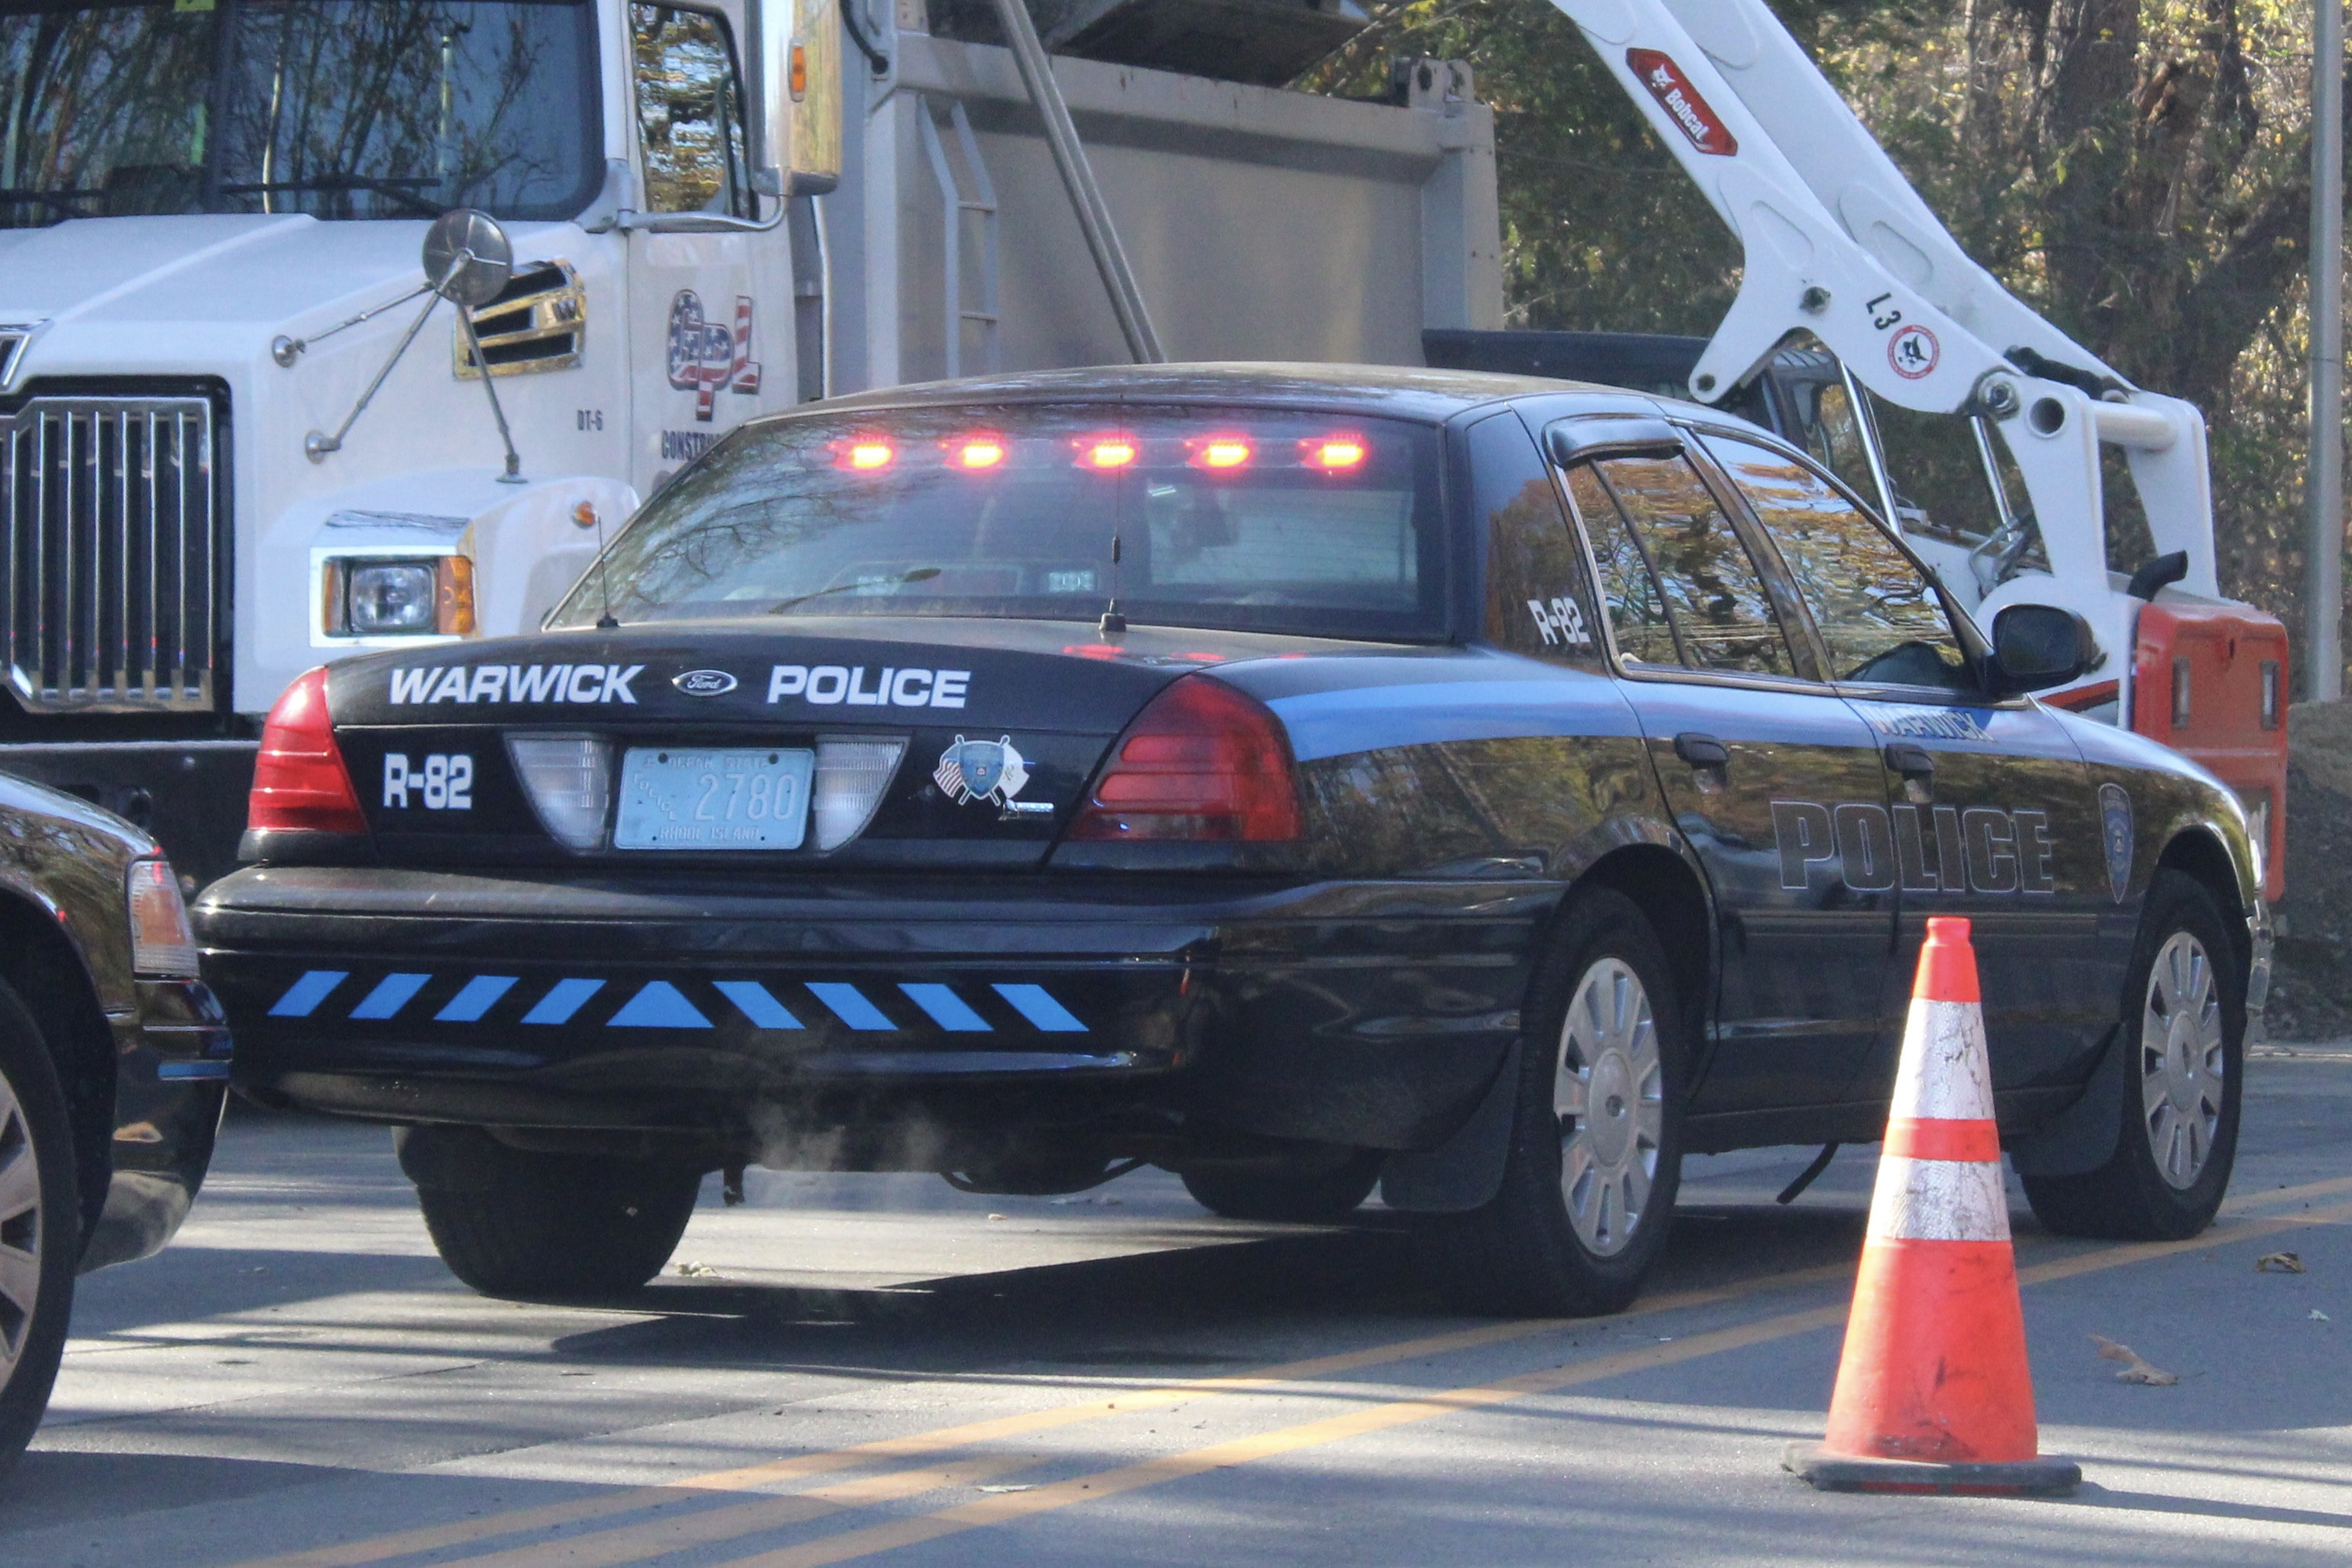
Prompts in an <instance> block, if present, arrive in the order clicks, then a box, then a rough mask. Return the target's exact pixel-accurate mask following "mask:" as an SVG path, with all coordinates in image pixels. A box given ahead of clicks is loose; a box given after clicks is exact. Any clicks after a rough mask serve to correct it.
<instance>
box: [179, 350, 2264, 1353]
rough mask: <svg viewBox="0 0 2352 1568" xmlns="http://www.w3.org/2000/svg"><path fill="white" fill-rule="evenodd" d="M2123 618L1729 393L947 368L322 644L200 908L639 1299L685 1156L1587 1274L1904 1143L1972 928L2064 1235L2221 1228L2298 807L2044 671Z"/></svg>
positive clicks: (1364, 375)
mask: <svg viewBox="0 0 2352 1568" xmlns="http://www.w3.org/2000/svg"><path fill="white" fill-rule="evenodd" d="M2087 646H2088V644H2087V641H2086V638H2085V635H2084V627H2083V625H2082V623H2081V622H2080V620H2079V619H2078V618H2077V617H2075V616H2074V615H2073V614H2071V613H2069V612H2065V611H2063V610H2061V609H2056V608H2053V607H2048V606H2040V605H2030V604H2027V605H2018V606H2013V607H2011V609H2010V610H2008V611H2006V612H2003V614H2002V615H2001V616H2000V618H1999V619H1998V620H1997V621H1996V622H1995V623H1994V625H1993V627H1992V628H1991V632H1990V636H1988V635H1986V634H1985V633H1983V632H1979V629H1978V628H1977V627H1976V626H1975V625H1974V624H1973V623H1972V622H1971V621H1970V620H1969V617H1968V616H1967V615H1966V614H1965V613H1964V612H1961V611H1960V610H1959V608H1958V606H1957V605H1955V604H1954V603H1952V602H1951V601H1948V598H1947V597H1946V595H1945V594H1944V592H1943V591H1942V590H1941V589H1940V588H1939V587H1938V586H1937V583H1936V582H1935V580H1933V578H1932V577H1931V576H1930V575H1929V574H1928V573H1927V572H1926V571H1925V570H1923V569H1922V568H1921V567H1920V565H1919V564H1918V561H1917V560H1916V558H1915V557H1914V556H1913V555H1912V554H1911V553H1910V552H1909V550H1908V549H1907V548H1906V546H1904V545H1903V544H1902V543H1901V542H1899V541H1898V540H1897V539H1895V538H1894V537H1892V536H1891V535H1890V534H1889V533H1888V532H1887V531H1886V530H1885V529H1884V528H1881V527H1880V526H1879V525H1878V523H1876V522H1875V521H1874V519H1873V518H1872V517H1870V516H1869V515H1868V514H1867V513H1866V511H1865V510H1864V508H1863V507H1861V506H1860V505H1858V504H1857V503H1856V501H1855V500H1854V499H1853V497H1852V496H1851V494H1850V493H1849V492H1847V491H1846V490H1844V489H1843V487H1842V486H1841V485H1840V483H1839V482H1838V481H1837V480H1836V479H1835V478H1833V477H1832V476H1829V475H1827V474H1826V473H1824V472H1823V471H1822V469H1821V468H1819V467H1818V466H1816V465H1814V464H1812V463H1811V461H1810V460H1809V459H1808V458H1806V457H1804V456H1803V455H1800V454H1799V453H1797V452H1795V451H1794V450H1792V449H1790V448H1789V447H1787V446H1784V445H1782V444H1780V443H1778V442H1777V441H1776V440H1774V439H1773V438H1772V437H1770V436H1769V435H1766V434H1762V433H1760V432H1759V431H1758V430H1756V429H1755V428H1753V427H1752V426H1748V425H1745V424H1742V423H1738V422H1734V421H1730V420H1727V419H1726V418H1725V417H1724V416H1722V415H1719V414H1715V413H1709V412H1708V411H1706V410H1704V409H1701V408H1697V407H1695V406H1692V405H1686V404H1680V403H1675V402H1666V401H1663V400H1659V399H1654V398H1650V397H1644V396H1637V395H1633V394H1630V393H1624V392H1604V391H1601V390H1599V389H1578V388H1574V387H1564V386H1563V385H1561V384H1560V383H1557V382H1534V381H1524V380H1519V379H1517V378H1513V377H1506V376H1484V375H1472V374H1464V373H1451V372H1438V371H1410V370H1393V369H1370V368H1361V367H1337V368H1335V367H1328V366H1317V367H1305V366H1197V365H1196V366H1150V367H1138V368H1135V369H1122V370H1116V371H1086V372H1055V373H1039V374H1031V375H1021V376H1009V377H1003V378H997V379H992V380H986V381H966V382H943V383H938V384H935V385H933V386H929V387H925V388H916V389H906V390H902V391H899V392H893V393H887V394H880V393H877V394H873V395H871V396H868V397H864V398H859V399H852V400H846V401H844V402H835V403H830V404H825V405H823V406H821V407H817V408H813V409H811V410H808V411H804V412H801V413H791V414H786V415H781V416H776V417H772V418H767V419H762V420H759V421H755V422H753V423H750V424H747V425H746V426H745V427H744V428H743V429H741V430H740V431H739V432H738V433H736V434H732V435H730V437H728V438H727V439H726V440H725V441H723V442H721V443H719V444H718V445H717V446H716V447H714V448H713V449H712V450H711V451H710V452H709V454H707V455H705V456H703V457H702V458H701V459H699V460H698V462H697V463H695V464H694V465H692V466H690V467H689V468H688V469H687V470H686V471H685V472H683V473H682V474H681V475H680V476H678V478H677V480H676V481H675V482H674V483H672V484H671V485H670V486H668V487H667V488H666V489H665V490H663V491H662V493H661V494H660V495H659V496H657V497H656V498H655V499H654V500H653V501H652V502H651V503H649V504H648V505H647V506H646V508H645V509H644V510H643V511H642V512H641V513H640V514H639V515H638V516H637V517H636V518H635V521H633V522H632V523H631V524H630V526H629V527H628V528H626V529H625V531H623V532H622V533H621V534H620V535H619V536H618V537H617V538H615V539H614V541H613V544H612V547H611V549H609V550H608V551H607V552H606V553H605V555H604V557H603V558H602V559H600V560H599V561H598V563H597V564H596V565H595V566H594V567H593V568H592V569H591V570H589V571H588V572H587V574H586V575H585V576H583V578H582V579H581V580H579V582H578V583H577V584H576V586H575V587H574V588H573V589H572V591H571V593H570V595H569V597H568V598H567V599H565V600H564V601H562V603H561V604H560V605H559V606H558V608H557V609H556V610H555V612H553V613H552V615H551V618H550V622H549V625H548V629H547V630H546V631H545V632H542V633H541V634H539V635H535V636H527V637H520V638H512V639H508V640H504V641H498V642H487V643H468V644H461V645H459V644H453V645H446V646H441V647H436V648H434V649H431V650H428V651H424V652H416V653H387V654H383V655H379V656H373V657H366V658H360V659H353V660H351V661H348V662H345V663H341V664H336V665H335V666H333V667H332V668H331V669H329V670H320V671H314V672H312V673H311V674H308V675H306V676H303V677H302V678H301V679H299V681H297V682H296V683H295V684H294V685H293V686H292V687H291V688H290V689H289V692H288V693H287V695H286V696H285V698H284V699H283V700H282V701H281V702H280V703H279V704H278V707H277V709H276V710H275V711H274V712H273V713H272V715H271V716H270V718H269V722H268V733H267V737H266V738H265V740H264V742H263V744H262V749H261V760H260V764H259V768H258V770H257V775H256V780H255V787H254V791H253V797H252V802H251V810H250V818H249V823H250V826H249V830H248V831H247V835H246V840H245V844H244V854H245V857H246V859H247V860H248V861H250V862H256V863H254V864H251V865H249V866H248V867H247V869H246V870H243V871H241V872H239V873H236V874H234V875H232V876H230V877H228V878H226V880H224V881H222V882H220V883H216V884H215V885H214V886H213V887H212V888H211V889H210V890H209V891H208V892H207V893H206V894H205V895H204V897H203V898H202V900H201V901H200V903H199V904H198V907H197V910H196V920H197V924H198V930H199V933H200V936H201V939H202V941H203V944H204V947H205V964H206V972H207V974H208V976H209V977H211V978H212V979H213V981H214V983H215V987H216V988H217V989H218V990H219V992H220V993H221V995H222V996H223V998H225V1000H226V1006H227V1007H228V1009H229V1010H230V1014H231V1017H232V1019H233V1022H234V1025H235V1028H236V1030H237V1038H238V1040H239V1052H238V1057H237V1071H238V1073H239V1075H240V1078H241V1081H242V1082H243V1084H244V1086H245V1088H246V1089H247V1091H248V1092H251V1093H254V1094H256V1095H257V1096H260V1097H262V1098H265V1099H268V1100H273V1101H277V1102H279V1103H295V1104H300V1105H305V1106H309V1107H311V1108H314V1109H318V1110H323V1111H329V1112H334V1113H341V1114H346V1115H351V1116H357V1117H363V1118H368V1119H373V1120H376V1121H380V1122H385V1123H389V1124H393V1125H394V1127H395V1128H396V1129H397V1130H396V1133H395V1137H396V1139H397V1142H398V1144H399V1147H400V1153H401V1159H402V1162H403V1165H404V1168H405V1169H406V1171H407V1172H408V1174H409V1176H411V1177H412V1178H413V1179H414V1180H415V1183H416V1186H417V1189H418V1194H419V1197H420V1199H421V1202H422V1204H423V1207H424V1211H425V1218H426V1220H427V1222H428V1224H429V1226H430V1228H431V1230H432V1233H433V1236H434V1239H435V1241H436V1245H437V1246H438V1247H439V1249H440V1250H441V1253H442V1256H443V1257H444V1258H445V1259H446V1260H447V1261H448V1263H449V1264H450V1266H451V1267H452V1269H453V1270H455V1271H456V1272H457V1274H458V1275H459V1276H460V1277H461V1278H462V1279H464V1280H466V1281H468V1282H469V1283H472V1284H474V1285H475V1286H477V1287H478V1288H480V1289H482V1290H485V1291H493V1292H500V1293H516V1294H538V1293H569V1292H583V1291H610V1290H617V1289H625V1288H627V1287H630V1286H634V1285H635V1284H636V1283H638V1282H640V1281H644V1280H645V1279H646V1278H647V1277H649V1276H650V1275H651V1274H653V1273H654V1272H655V1271H656V1270H658V1269H659V1268H660V1267H661V1265H662V1263H663V1261H664V1260H665V1259H666V1258H667V1255H668V1253H669V1250H670V1249H671V1248H672V1247H673V1246H674V1245H675V1243H676V1241H677V1238H678V1236H679V1234H680V1233H681V1231H682V1230H683V1228H684V1226H685V1224H686V1221H687V1218H688V1214H689V1212H690V1210H691V1207H692V1206H693V1203H694V1200H695V1195H696V1191H697V1188H698V1183H699V1181H700V1179H701V1177H702V1176H704V1175H705V1174H706V1173H708V1172H709V1171H711V1170H714V1169H720V1170H729V1171H730V1172H735V1171H740V1167H742V1166H745V1165H747V1164H751V1163H759V1164H764V1165H768V1166H802V1167H822V1168H833V1169H853V1170H884V1169H888V1170H908V1169H912V1170H932V1171H938V1172H940V1173H942V1174H945V1175H947V1176H950V1179H952V1180H954V1181H956V1182H957V1183H958V1184H959V1185H961V1186H966V1187H970V1188H975V1189H979V1190H983V1191H1001V1192H1024V1193H1043V1192H1062V1191H1075V1190H1079V1189H1082V1188H1085V1187H1087V1186H1093V1185H1095V1184H1097V1183H1099V1182H1102V1181H1104V1180H1107V1179H1109V1178H1110V1177H1112V1176H1116V1175H1118V1173H1119V1172H1121V1171H1122V1170H1125V1169H1127V1168H1130V1167H1131V1166H1133V1165H1135V1164H1138V1163H1143V1162H1149V1163H1152V1164H1156V1165H1160V1166H1165V1167H1167V1168H1170V1169H1172V1170H1175V1171H1177V1172H1179V1173H1181V1176H1183V1178H1184V1180H1185V1182H1186V1183H1187V1185H1188V1186H1190V1187H1191V1189H1192V1192H1193V1193H1194V1194H1195V1196H1196V1197H1200V1198H1201V1200H1202V1202H1204V1203H1205V1204H1207V1205H1208V1206H1209V1207H1212V1208H1214V1209H1216V1210H1218V1211H1220V1212H1223V1213H1226V1214H1232V1215H1239V1216H1247V1217H1255V1218H1298V1219H1328V1218H1338V1217H1339V1216H1341V1215H1344V1214H1345V1213H1347V1212H1348V1211H1349V1210H1350V1209H1352V1208H1353V1207H1356V1206H1357V1205H1358V1204H1359V1203H1360V1202H1362V1201H1363V1200H1364V1199H1365V1198H1366V1197H1367V1196H1368V1195H1369V1194H1370V1191H1371V1190H1372V1188H1373V1187H1374V1186H1375V1185H1376V1184H1377V1185H1379V1186H1381V1191H1382V1196H1383V1197H1384V1199H1385V1201H1386V1202H1387V1204H1388V1205H1389V1206H1390V1207H1391V1208H1395V1209H1401V1210H1403V1211H1405V1212H1406V1213H1408V1214H1409V1215H1411V1216H1412V1223H1413V1226H1414V1228H1415V1233H1416V1236H1417V1238H1418V1239H1419V1241H1420V1242H1421V1244H1422V1245H1423V1248H1424V1249H1425V1250H1426V1252H1427V1253H1428V1254H1429V1256H1430V1257H1431V1259H1432V1260H1433V1261H1435V1262H1436V1263H1437V1264H1438V1265H1439V1266H1440V1269H1441V1277H1442V1278H1443V1279H1444V1281H1446V1282H1447V1284H1448V1285H1449V1287H1450V1288H1452V1289H1453V1290H1454V1291H1456V1292H1458V1293H1459V1294H1460V1295H1462V1296H1463V1297H1464V1298H1465V1300H1467V1301H1472V1302H1474V1303H1475V1304H1478V1305H1481V1306H1486V1307H1491V1308H1498V1309H1505V1310H1514V1311H1536V1312H1595V1311H1608V1310H1613V1309H1614V1308H1616V1307H1618V1306H1621V1305H1622V1304H1623V1303H1624V1302H1625V1301H1629V1300H1630V1299H1631V1298H1632V1296H1633V1293H1634V1291H1636V1290H1637V1289H1638V1287H1639V1283H1640V1281H1641V1279H1642V1277H1643V1273H1644V1272H1645V1271H1646V1270H1647V1269H1648V1268H1649V1266H1650V1265H1651V1263H1652V1262H1653V1261H1654V1260H1655V1258H1656V1256H1657V1253H1658V1249H1659V1247H1660V1246H1661V1244H1662V1243H1663V1241H1664V1234H1665V1228H1666V1227H1665V1219H1666V1217H1667V1215H1668V1214H1669V1213H1670V1212H1671V1210H1672V1207H1673V1204H1674V1197H1675V1185H1676V1178H1677V1174H1678V1171H1679V1166H1680V1161H1681V1159H1682V1156H1683V1155H1685V1154H1687V1153H1694V1152H1707V1151H1717V1150H1725V1149H1731V1148H1738V1147H1744V1146H1750V1145H1775V1144H1792V1143H1800V1142H1822V1143H1826V1142H1832V1141H1838V1140H1850V1141H1857V1142H1868V1141H1872V1140H1874V1139H1875V1138H1876V1137H1877V1136H1878V1134H1879V1129H1880V1128H1881V1126H1882V1125H1883V1123H1884V1117H1885V1101H1886V1097H1887V1093H1888V1091H1889V1088H1890V1084H1891V1081H1892V1078H1893V1073H1894V1066H1895V1052H1896V1049H1897V1046H1898V1043H1899V1039H1900V1033H1901V1028H1902V1019H1903V1006H1904V998H1905V995H1906V985H1905V983H1904V982H1905V978H1906V976H1907V974H1908V972H1909V966H1910V963H1911V959H1912V956H1914V955H1915V954H1916V948H1917V945H1918V942H1919V939H1920V935H1921V932H1922V930H1923V926H1924V922H1925V920H1926V918H1927V916H1928V915H1948V914H1958V915H1967V916H1969V917H1970V919H1971V920H1972V921H1973V922H1974V925H1975V931H1976V943H1977V947H1978V952H1979V962H1980V964H1981V965H1982V967H1983V971H1984V976H1985V995H1986V998H1987V1010H1988V1028H1989V1033H1990V1041H1991V1050H1992V1058H1993V1067H1994V1073H1995V1079H1996V1082H1995V1089H1996V1091H1997V1096H1998V1101H1999V1105H2000V1119H2001V1126H2002V1130H2003V1134H2004V1139H2005V1141H2006V1144H2007V1146H2008V1147H2009V1149H2010V1152H2011V1156H2012V1159H2013V1162H2014V1165H2015V1167H2016V1168H2017V1169H2018V1170H2019V1171H2020V1172H2021V1174H2022V1176H2023V1177H2024V1180H2025V1183H2026V1186H2027V1190H2028V1192H2029V1193H2030V1194H2031V1196H2032V1201H2033V1204H2034V1207H2035V1208H2036V1210H2037V1211H2038V1212H2039V1213H2040V1215H2041V1217H2042V1219H2043V1221H2044V1223H2045V1224H2047V1225H2049V1226H2050V1227H2052V1228H2055V1229H2058V1230H2062V1231H2065V1232H2068V1233H2073V1234H2084V1235H2102V1236H2122V1237H2172V1236H2182V1235H2189V1234H2193V1233H2194V1232H2195V1231H2197V1230H2198V1229H2200V1228H2202V1227H2203V1226H2204V1225H2205V1224H2206V1223H2207V1222H2208V1221H2209V1220H2210V1218H2211V1216H2212V1214H2213V1212H2214V1210H2215V1207H2216V1206H2217V1205H2218V1204H2219V1202H2220V1200H2221V1194H2222V1191H2223V1189H2224V1188H2225V1187H2226V1185H2227V1182H2228V1178H2229V1170H2230V1166H2231V1158H2232V1155H2233V1153H2234V1146H2235V1138H2236V1125H2237V1115H2238V1104H2239V1094H2240V1081H2241V1076H2242V1052H2243V1047H2244V1042H2245V1039H2246V1037H2247V1033H2248V1030H2249V1027H2250V1025H2252V1026H2253V1027H2258V1026H2259V1019H2260V1009H2261V1004H2262V1000H2263V990H2264V988H2265V986H2266V979H2267V973H2268V951H2269V949H2268V943H2269V936H2268V925H2267V922H2266V917H2265V915H2264V912H2263V903H2262V896H2261V888H2262V865H2261V862H2260V851H2259V846H2258V845H2257V844H2256V842H2255V841H2252V840H2251V839H2250V838H2249V835H2248V831H2247V822H2246V817H2245V813H2244V811H2243V810H2242V808H2241V806H2240V805H2239V803H2238V801H2237V800H2235V799H2234V798H2233V797H2232V796H2231V793H2230V792H2229V791H2228V790H2226V789H2222V788H2221V786H2220V785H2219V784H2218V783H2216V782H2215V781H2214V780H2213V779H2211V778H2210V776H2209V775H2207V774H2206V773H2204V772H2203V771H2202V770H2201V769H2200V768H2199V767H2198V766H2197V765H2195V764H2194V763H2191V762H2189V761H2187V760H2186V759H2184V758H2181V757H2179V756H2178V755H2176V754H2174V753H2171V752H2168V751H2167V750H2165V749H2163V748H2162V747H2158V746H2157V745H2155V744H2154V743H2152V742H2149V741H2146V740H2143V739H2141V738H2139V737H2136V736H2133V735H2131V734H2128V733H2125V732H2121V731H2118V730H2116V729H2115V728H2113V727H2105V726H2100V725H2096V724H2093V723H2089V722H2087V721H2084V720H2080V719H2077V718H2074V717H2073V716H2068V715H2064V714H2061V713H2057V712H2053V711H2051V710H2048V709H2045V708H2044V707H2042V706H2040V705H2038V704H2037V703H2036V702H2035V701H2034V700H2033V699H2032V696H2031V695H2029V694H2030V692H2031V691H2032V690H2035V689H2041V688H2044V687H2048V686H2052V685H2062V684H2063V683H2065V682H2068V681H2071V680H2074V679H2075V678H2076V677H2078V676H2079V675H2080V674H2081V672H2082V667H2083V664H2084V660H2085V658H2086V648H2087Z"/></svg>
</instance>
